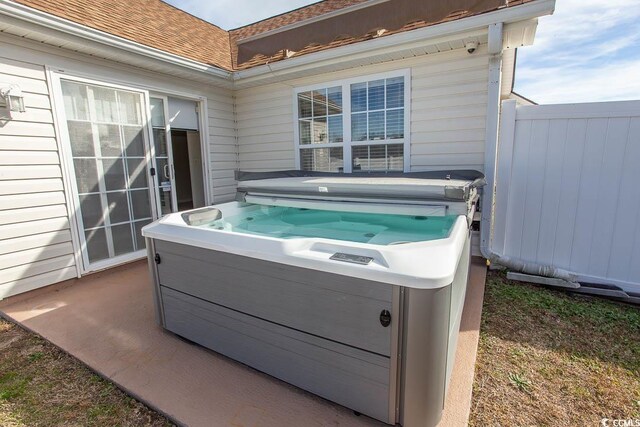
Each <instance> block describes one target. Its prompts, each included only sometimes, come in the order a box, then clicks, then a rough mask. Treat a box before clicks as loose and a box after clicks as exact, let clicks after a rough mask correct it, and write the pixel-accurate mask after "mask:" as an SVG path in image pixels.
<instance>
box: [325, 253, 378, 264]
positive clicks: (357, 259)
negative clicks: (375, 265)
mask: <svg viewBox="0 0 640 427" xmlns="http://www.w3.org/2000/svg"><path fill="white" fill-rule="evenodd" d="M329 259H332V260H334V261H342V262H350V263H352V264H362V265H368V264H369V263H370V262H371V261H373V258H371V257H368V256H362V255H354V254H345V253H344V252H336V253H335V254H333V255H331V258H329Z"/></svg>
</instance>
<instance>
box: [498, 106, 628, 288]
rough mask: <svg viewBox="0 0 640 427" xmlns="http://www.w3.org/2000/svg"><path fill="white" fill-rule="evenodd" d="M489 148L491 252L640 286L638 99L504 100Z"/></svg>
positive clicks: (590, 277) (592, 279)
mask: <svg viewBox="0 0 640 427" xmlns="http://www.w3.org/2000/svg"><path fill="white" fill-rule="evenodd" d="M497 154H498V160H497V165H496V193H495V211H494V230H493V240H492V249H493V250H494V251H495V252H497V253H500V254H503V255H505V256H508V257H514V258H519V259H521V260H523V261H527V262H536V263H539V264H544V265H551V266H554V267H559V268H563V269H566V270H569V271H572V272H574V273H577V274H578V275H579V279H580V281H584V282H590V283H604V284H613V285H617V286H619V287H620V288H622V289H624V290H625V291H627V292H634V293H640V101H631V102H605V103H592V104H567V105H532V106H518V107H517V106H516V103H515V101H504V102H503V104H502V115H501V124H500V135H499V146H498V153H497Z"/></svg>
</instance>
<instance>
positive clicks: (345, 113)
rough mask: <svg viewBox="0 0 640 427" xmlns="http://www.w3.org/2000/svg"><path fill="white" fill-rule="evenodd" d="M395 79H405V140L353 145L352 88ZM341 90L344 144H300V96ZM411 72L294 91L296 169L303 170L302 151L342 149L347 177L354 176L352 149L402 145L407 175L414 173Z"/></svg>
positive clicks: (399, 71)
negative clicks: (412, 161) (325, 89)
mask: <svg viewBox="0 0 640 427" xmlns="http://www.w3.org/2000/svg"><path fill="white" fill-rule="evenodd" d="M394 77H404V138H402V139H386V140H376V141H355V142H353V141H351V84H352V83H364V82H368V81H372V80H380V79H390V78H394ZM335 86H341V87H342V129H343V135H344V141H343V142H341V143H324V144H300V124H299V117H298V94H299V93H301V92H308V91H312V90H317V89H324V88H329V87H335ZM410 118H411V69H409V68H406V69H402V70H394V71H389V72H385V73H378V74H367V75H363V76H358V77H352V78H348V79H341V80H333V81H327V82H322V83H317V84H313V85H309V86H300V87H296V88H294V89H293V139H294V146H295V161H296V168H297V169H300V168H301V166H302V165H301V164H300V150H301V149H305V148H307V149H312V148H339V147H342V149H343V152H342V157H343V161H344V173H351V172H352V168H353V165H352V159H351V148H352V147H354V146H358V145H389V144H403V145H404V150H403V161H404V172H409V171H410V169H411V123H410Z"/></svg>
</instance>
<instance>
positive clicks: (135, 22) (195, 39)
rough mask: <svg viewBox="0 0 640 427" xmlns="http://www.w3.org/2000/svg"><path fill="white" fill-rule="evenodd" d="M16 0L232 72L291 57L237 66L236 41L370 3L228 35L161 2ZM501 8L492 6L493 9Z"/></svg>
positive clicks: (307, 10) (334, 6)
mask: <svg viewBox="0 0 640 427" xmlns="http://www.w3.org/2000/svg"><path fill="white" fill-rule="evenodd" d="M13 1H14V2H16V3H20V4H23V5H25V6H29V7H32V8H34V9H38V10H40V11H43V12H46V13H49V14H52V15H55V16H58V17H61V18H64V19H68V20H70V21H73V22H76V23H78V24H82V25H85V26H87V27H90V28H93V29H97V30H101V31H104V32H106V33H110V34H113V35H116V36H119V37H122V38H125V39H128V40H131V41H134V42H137V43H140V44H143V45H146V46H149V47H153V48H156V49H160V50H163V51H165V52H169V53H172V54H175V55H179V56H182V57H184V58H188V59H192V60H195V61H198V62H202V63H205V64H208V65H212V66H215V67H218V68H221V69H224V70H228V71H234V70H242V69H247V68H251V67H255V66H258V65H262V64H265V63H268V62H269V63H271V62H274V61H280V60H284V59H286V58H287V55H285V49H282V50H280V51H279V52H276V53H275V54H271V55H264V54H256V55H253V57H252V58H251V59H249V60H247V61H244V62H242V63H238V43H239V42H241V41H242V40H243V39H246V38H251V37H254V36H256V35H259V34H263V33H266V32H269V31H273V30H277V29H280V28H283V27H287V26H290V25H291V24H295V23H297V22H302V21H305V20H309V19H312V18H316V17H318V16H321V15H324V14H328V13H331V12H335V11H337V10H340V9H344V8H347V7H350V6H355V5H357V4H361V3H365V2H367V1H368V0H323V1H320V2H317V3H313V4H311V5H308V6H305V7H301V8H299V9H296V10H293V11H290V12H287V13H283V14H280V15H277V16H273V17H271V18H267V19H264V20H262V21H259V22H256V23H253V24H250V25H246V26H243V27H240V28H236V29H233V30H230V31H225V30H223V29H221V28H219V27H217V26H215V25H213V24H211V23H209V22H206V21H203V20H201V19H199V18H197V17H195V16H193V15H190V14H188V13H187V12H184V11H182V10H180V9H178V8H175V7H173V6H171V5H169V4H167V3H164V2H163V1H161V0H135V1H133V0H13ZM468 1H471V2H473V1H482V0H468ZM531 1H534V0H510V1H509V2H508V3H507V4H506V5H502V6H500V7H512V6H516V5H520V4H523V3H528V2H531ZM497 8H498V7H496V8H493V10H495V9H497ZM485 11H486V10H485ZM474 14H477V12H470V11H467V10H458V11H453V12H451V13H449V15H447V16H445V17H443V18H441V19H438V20H437V21H436V22H426V21H424V20H415V21H413V22H410V23H407V24H406V25H404V26H402V27H400V28H395V29H392V30H390V31H386V32H384V34H382V35H380V34H378V33H376V31H373V32H370V33H367V34H360V35H355V36H340V37H337V38H336V39H334V40H332V41H330V42H327V43H310V44H308V45H306V46H305V47H304V48H302V49H299V50H298V51H297V52H295V53H294V55H295V56H301V55H305V54H309V53H313V52H318V51H321V50H327V49H332V48H335V47H338V46H344V45H348V44H352V43H358V42H361V41H365V40H369V39H372V38H375V37H379V36H382V37H386V36H389V35H392V34H397V33H400V32H405V31H411V30H414V29H417V28H422V27H426V26H429V25H435V24H439V23H442V22H448V21H453V20H456V19H461V18H464V17H467V16H471V15H474Z"/></svg>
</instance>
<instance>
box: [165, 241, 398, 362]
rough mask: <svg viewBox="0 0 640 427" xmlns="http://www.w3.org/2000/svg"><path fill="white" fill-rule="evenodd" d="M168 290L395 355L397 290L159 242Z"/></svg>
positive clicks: (344, 342) (386, 286) (385, 285)
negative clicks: (386, 320)
mask: <svg viewBox="0 0 640 427" xmlns="http://www.w3.org/2000/svg"><path fill="white" fill-rule="evenodd" d="M155 248H156V253H157V254H158V255H159V256H160V259H161V262H160V264H158V275H159V278H160V284H161V285H163V286H166V287H168V288H171V289H174V290H177V291H180V292H183V293H185V294H187V295H191V296H193V297H196V298H201V299H203V300H205V301H210V302H213V303H215V304H218V305H221V306H223V307H226V308H229V309H231V310H236V311H238V312H241V313H245V314H248V315H250V316H254V317H257V318H260V319H263V320H266V321H269V322H273V323H276V324H279V325H282V326H286V327H289V328H292V329H297V330H300V331H304V332H306V333H309V334H313V335H317V336H320V337H323V338H326V339H330V340H332V341H336V342H339V343H341V344H345V345H349V346H352V347H356V348H360V349H362V350H366V351H370V352H372V353H376V354H380V355H382V356H387V357H389V356H390V352H391V332H390V331H391V328H389V327H384V326H382V325H381V324H380V314H381V313H382V312H383V311H384V310H387V311H391V303H392V301H391V297H392V286H391V285H387V284H383V283H376V282H370V281H367V280H362V279H358V278H353V277H348V276H339V275H336V274H331V273H325V272H321V271H310V270H306V269H303V268H299V267H293V266H288V265H284V264H275V263H272V262H267V261H262V260H259V259H256V258H249V257H244V256H238V255H234V254H229V253H225V252H220V251H212V250H207V249H202V248H197V247H192V246H186V245H181V244H177V243H172V242H165V241H162V240H157V241H156V242H155Z"/></svg>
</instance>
